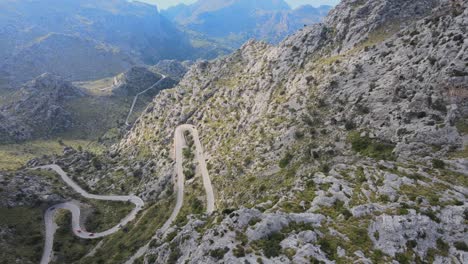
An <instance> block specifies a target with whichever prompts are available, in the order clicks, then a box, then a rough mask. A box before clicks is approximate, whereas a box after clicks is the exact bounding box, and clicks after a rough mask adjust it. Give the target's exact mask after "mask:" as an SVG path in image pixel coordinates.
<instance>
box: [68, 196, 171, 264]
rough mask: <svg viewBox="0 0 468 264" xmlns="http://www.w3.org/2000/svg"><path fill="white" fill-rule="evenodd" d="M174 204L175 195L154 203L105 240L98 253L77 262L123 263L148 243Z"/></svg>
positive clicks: (87, 263) (167, 216) (88, 263)
mask: <svg viewBox="0 0 468 264" xmlns="http://www.w3.org/2000/svg"><path fill="white" fill-rule="evenodd" d="M173 204H174V197H171V198H170V199H164V200H161V201H159V202H157V203H154V204H152V205H150V206H149V207H148V209H146V210H144V211H142V212H140V213H139V215H138V216H137V218H136V219H135V220H134V221H132V222H131V223H129V224H128V225H127V226H125V227H123V228H122V230H121V231H119V232H117V233H115V234H112V235H110V236H108V237H106V238H104V240H103V245H102V247H100V248H99V249H98V250H97V252H96V255H95V256H94V257H92V258H84V259H82V260H80V261H79V262H77V263H82V264H101V263H123V262H125V261H126V260H127V259H128V258H129V257H130V256H131V255H132V254H134V253H135V252H136V251H137V250H138V249H139V248H140V247H141V246H143V245H145V244H146V243H148V242H149V241H150V239H151V237H152V236H153V235H154V234H155V233H156V230H158V229H159V228H161V226H162V225H163V224H164V222H165V221H166V220H167V219H168V218H169V216H170V214H171V212H172V208H173Z"/></svg>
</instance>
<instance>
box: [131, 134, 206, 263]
mask: <svg viewBox="0 0 468 264" xmlns="http://www.w3.org/2000/svg"><path fill="white" fill-rule="evenodd" d="M185 131H189V132H190V133H192V136H193V140H194V143H195V148H196V153H195V159H196V160H197V161H198V168H199V169H200V173H201V175H202V178H203V186H204V187H205V192H206V199H207V201H206V213H207V214H210V213H212V212H213V211H214V209H215V204H214V193H213V186H212V185H211V180H210V175H209V174H208V169H207V167H206V159H205V155H204V151H203V147H202V145H201V142H200V137H199V135H198V131H197V129H196V128H195V126H193V125H181V126H178V127H177V128H176V130H175V133H174V150H175V160H176V164H175V172H176V175H177V180H176V188H177V199H176V205H175V207H174V210H173V211H172V214H171V216H170V217H169V219H167V221H166V222H165V223H164V225H163V226H162V227H161V228H160V229H159V230H157V232H156V234H155V235H154V236H153V238H152V239H158V238H161V237H163V236H164V234H165V233H166V232H167V230H168V229H169V227H171V224H172V222H174V220H175V219H176V218H177V215H179V212H180V210H181V209H182V206H183V203H184V187H185V175H184V170H183V154H182V153H183V152H182V150H183V149H184V147H186V146H187V142H186V141H185V137H184V132H185ZM149 244H150V242H148V243H147V244H146V245H144V246H143V247H141V248H140V249H138V251H137V252H136V253H135V254H134V255H133V256H132V257H131V258H130V259H129V260H127V261H126V262H125V264H132V263H133V262H135V260H137V259H138V258H140V257H142V256H143V255H144V254H145V252H146V251H147V250H148V248H149Z"/></svg>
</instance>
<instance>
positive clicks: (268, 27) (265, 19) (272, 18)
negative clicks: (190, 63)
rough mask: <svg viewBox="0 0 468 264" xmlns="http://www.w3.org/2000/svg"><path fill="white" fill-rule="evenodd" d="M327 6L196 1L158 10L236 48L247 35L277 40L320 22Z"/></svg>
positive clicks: (190, 29) (266, 1)
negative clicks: (294, 6) (295, 6)
mask: <svg viewBox="0 0 468 264" xmlns="http://www.w3.org/2000/svg"><path fill="white" fill-rule="evenodd" d="M330 9H331V6H321V7H318V8H314V7H312V6H310V5H304V6H301V7H299V8H296V9H291V7H290V6H289V5H288V4H287V3H286V2H285V1H283V0H264V1H252V0H223V1H219V0H199V1H197V2H196V3H194V4H191V5H185V4H180V5H177V6H175V7H171V8H169V9H167V10H163V11H162V12H161V13H162V15H163V16H165V17H167V18H168V19H170V20H171V21H173V22H175V23H176V24H178V25H179V26H180V27H181V29H183V30H184V31H186V32H189V33H191V34H192V36H193V35H195V36H197V37H198V38H200V35H201V36H204V37H205V38H209V39H213V40H216V41H218V42H219V43H221V44H224V45H226V46H227V47H230V48H238V47H239V46H241V45H242V44H243V43H244V42H245V41H247V40H248V39H250V38H255V39H258V40H265V41H268V42H272V43H278V42H279V41H281V40H283V39H284V38H285V37H286V36H287V35H290V34H292V33H293V32H295V31H297V30H298V29H300V28H302V27H304V25H309V24H313V23H317V22H320V21H321V19H322V18H323V17H324V16H326V15H327V13H328V11H330Z"/></svg>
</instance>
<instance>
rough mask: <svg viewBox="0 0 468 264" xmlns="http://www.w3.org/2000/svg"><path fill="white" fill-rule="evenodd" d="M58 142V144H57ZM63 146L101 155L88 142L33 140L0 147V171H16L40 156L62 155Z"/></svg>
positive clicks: (95, 146) (92, 143) (91, 143)
mask: <svg viewBox="0 0 468 264" xmlns="http://www.w3.org/2000/svg"><path fill="white" fill-rule="evenodd" d="M59 141H60V142H59ZM64 146H70V147H73V148H75V149H78V148H80V147H81V148H82V149H83V150H87V151H90V152H93V153H96V154H98V153H102V151H103V149H102V147H101V146H100V145H98V144H97V143H94V142H91V141H88V140H35V141H30V142H25V143H18V144H5V145H0V171H1V170H17V169H19V168H20V167H21V166H24V165H25V164H26V162H28V161H29V160H31V159H33V158H35V157H39V156H42V155H58V154H62V153H63V148H64Z"/></svg>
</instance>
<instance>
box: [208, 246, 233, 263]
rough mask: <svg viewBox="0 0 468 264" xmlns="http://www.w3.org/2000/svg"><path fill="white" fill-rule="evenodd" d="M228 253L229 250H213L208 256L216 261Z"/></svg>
mask: <svg viewBox="0 0 468 264" xmlns="http://www.w3.org/2000/svg"><path fill="white" fill-rule="evenodd" d="M228 251H229V248H227V247H225V248H217V249H215V250H211V251H210V256H211V257H212V258H215V259H217V260H221V259H223V258H224V255H225V254H226V253H227V252H228Z"/></svg>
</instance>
